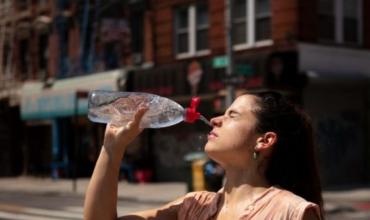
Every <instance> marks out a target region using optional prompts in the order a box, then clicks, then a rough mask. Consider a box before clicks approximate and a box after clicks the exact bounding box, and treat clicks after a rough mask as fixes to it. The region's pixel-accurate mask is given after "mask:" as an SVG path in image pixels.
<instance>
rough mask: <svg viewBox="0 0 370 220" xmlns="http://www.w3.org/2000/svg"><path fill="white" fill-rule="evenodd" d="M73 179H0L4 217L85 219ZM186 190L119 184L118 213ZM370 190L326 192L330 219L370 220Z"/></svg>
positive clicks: (82, 185) (80, 189) (0, 215)
mask: <svg viewBox="0 0 370 220" xmlns="http://www.w3.org/2000/svg"><path fill="white" fill-rule="evenodd" d="M72 183H73V182H72V181H71V180H58V181H55V180H51V179H37V178H15V179H12V178H10V179H1V180H0V219H1V220H46V219H47V220H62V219H64V220H77V219H82V213H83V199H84V191H85V190H86V185H87V183H88V180H87V179H83V180H78V181H77V184H76V185H77V190H76V192H73V190H72V186H73V184H72ZM184 193H186V186H185V184H183V183H150V184H129V183H126V182H120V184H119V192H118V195H119V201H118V213H119V215H123V214H127V213H130V212H134V211H139V210H146V209H149V208H154V207H159V206H161V205H162V204H165V203H166V202H168V201H171V200H173V199H175V198H177V197H178V196H180V195H183V194H184ZM369 195H370V190H369V189H368V188H364V189H353V190H342V191H330V192H329V191H325V192H324V199H325V210H326V219H327V220H368V219H370V196H369Z"/></svg>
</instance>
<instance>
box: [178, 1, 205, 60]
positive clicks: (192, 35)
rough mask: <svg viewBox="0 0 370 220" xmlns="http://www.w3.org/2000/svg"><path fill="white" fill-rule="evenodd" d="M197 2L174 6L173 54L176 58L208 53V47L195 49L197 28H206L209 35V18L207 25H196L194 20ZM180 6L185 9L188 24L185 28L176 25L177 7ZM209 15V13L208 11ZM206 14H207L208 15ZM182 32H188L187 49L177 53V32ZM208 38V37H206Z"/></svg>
mask: <svg viewBox="0 0 370 220" xmlns="http://www.w3.org/2000/svg"><path fill="white" fill-rule="evenodd" d="M200 4H205V3H200ZM198 5H199V3H198V4H191V5H187V6H182V7H179V8H175V22H174V26H175V27H174V38H175V54H176V58H177V59H184V58H189V57H194V56H204V55H208V54H210V49H209V48H208V49H203V50H197V49H196V48H197V41H196V39H197V36H196V34H197V32H198V31H199V30H205V29H207V31H208V36H209V27H210V25H209V20H208V24H207V25H201V26H199V25H197V24H196V21H197V17H196V15H197V13H196V12H197V7H199V6H198ZM180 8H182V9H186V11H187V19H188V26H187V28H182V29H181V28H179V27H178V26H177V25H178V11H179V9H180ZM207 13H208V5H207ZM208 15H209V13H208ZM208 15H207V16H208ZM184 33H187V34H188V38H187V39H188V42H187V43H188V51H187V52H182V53H179V52H178V50H179V49H178V48H179V46H178V45H179V44H178V43H179V42H178V36H179V34H184ZM208 39H209V37H208Z"/></svg>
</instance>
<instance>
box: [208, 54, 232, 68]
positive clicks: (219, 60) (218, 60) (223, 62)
mask: <svg viewBox="0 0 370 220" xmlns="http://www.w3.org/2000/svg"><path fill="white" fill-rule="evenodd" d="M227 65H229V59H227V57H226V56H218V57H215V58H213V60H212V67H213V68H225V67H226V66H227Z"/></svg>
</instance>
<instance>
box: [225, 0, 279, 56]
mask: <svg viewBox="0 0 370 220" xmlns="http://www.w3.org/2000/svg"><path fill="white" fill-rule="evenodd" d="M245 1H246V4H245V7H246V17H245V25H246V33H245V34H246V42H244V43H239V44H233V49H234V50H244V49H248V48H253V47H263V46H270V45H272V44H273V40H272V36H271V38H270V39H264V40H256V37H257V36H256V35H257V31H256V23H257V22H256V21H257V13H256V0H245ZM266 15H267V13H266V14H264V15H263V16H259V17H258V18H266V17H267V16H266ZM269 17H270V19H271V21H272V13H271V0H270V13H269ZM234 21H235V18H232V22H233V23H234ZM270 25H271V29H272V22H271V24H270Z"/></svg>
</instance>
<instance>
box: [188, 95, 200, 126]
mask: <svg viewBox="0 0 370 220" xmlns="http://www.w3.org/2000/svg"><path fill="white" fill-rule="evenodd" d="M199 103H200V98H199V97H193V98H192V99H191V102H190V107H189V108H186V109H185V120H184V121H185V122H188V123H194V122H195V121H196V120H198V119H199V118H200V113H199V112H197V108H198V105H199Z"/></svg>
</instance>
